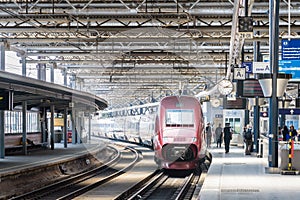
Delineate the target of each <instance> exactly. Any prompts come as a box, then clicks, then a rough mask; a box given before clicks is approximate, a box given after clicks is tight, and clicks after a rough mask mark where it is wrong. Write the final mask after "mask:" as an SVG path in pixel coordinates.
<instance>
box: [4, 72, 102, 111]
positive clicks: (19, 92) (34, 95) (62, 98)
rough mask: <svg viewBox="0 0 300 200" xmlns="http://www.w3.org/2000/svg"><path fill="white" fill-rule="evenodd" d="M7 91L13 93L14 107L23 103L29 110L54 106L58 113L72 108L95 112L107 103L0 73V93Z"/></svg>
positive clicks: (87, 95)
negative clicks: (25, 103)
mask: <svg viewBox="0 0 300 200" xmlns="http://www.w3.org/2000/svg"><path fill="white" fill-rule="evenodd" d="M9 91H12V92H13V105H14V107H15V106H18V105H22V102H24V101H26V102H27V106H28V107H29V108H32V107H37V108H41V107H46V108H49V107H50V106H51V105H54V106H55V109H56V110H58V111H62V110H64V109H69V110H70V109H72V108H73V107H76V109H77V110H83V111H97V110H100V109H104V108H106V107H107V102H106V101H105V100H104V99H102V98H100V97H98V96H96V95H93V94H90V93H86V92H81V91H78V90H74V89H70V88H67V87H65V86H61V85H58V84H52V83H48V82H45V81H41V80H37V79H33V78H28V77H23V76H20V75H16V74H12V73H7V72H3V71H0V93H1V94H4V93H7V92H9ZM1 103H2V102H1Z"/></svg>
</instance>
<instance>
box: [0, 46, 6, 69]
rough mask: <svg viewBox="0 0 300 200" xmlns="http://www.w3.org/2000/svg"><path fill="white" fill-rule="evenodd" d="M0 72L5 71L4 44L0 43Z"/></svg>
mask: <svg viewBox="0 0 300 200" xmlns="http://www.w3.org/2000/svg"><path fill="white" fill-rule="evenodd" d="M0 70H2V71H5V43H4V42H3V41H2V42H0Z"/></svg>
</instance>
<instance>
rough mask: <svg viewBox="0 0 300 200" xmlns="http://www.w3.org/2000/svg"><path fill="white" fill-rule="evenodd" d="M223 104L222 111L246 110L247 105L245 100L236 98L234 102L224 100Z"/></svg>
mask: <svg viewBox="0 0 300 200" xmlns="http://www.w3.org/2000/svg"><path fill="white" fill-rule="evenodd" d="M223 102H224V105H223V108H224V109H246V105H247V100H246V98H236V100H228V99H225V100H224V101H223Z"/></svg>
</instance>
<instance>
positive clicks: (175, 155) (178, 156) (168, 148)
mask: <svg viewBox="0 0 300 200" xmlns="http://www.w3.org/2000/svg"><path fill="white" fill-rule="evenodd" d="M162 155H163V157H164V159H165V160H166V161H169V162H172V161H173V162H174V161H178V162H180V161H192V160H194V159H195V158H196V148H195V146H194V145H192V144H190V145H187V144H185V145H182V144H167V145H165V146H164V147H163V149H162Z"/></svg>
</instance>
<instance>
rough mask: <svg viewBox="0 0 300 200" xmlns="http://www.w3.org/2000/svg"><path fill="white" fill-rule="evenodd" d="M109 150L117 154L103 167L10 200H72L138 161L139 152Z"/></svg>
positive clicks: (123, 149)
mask: <svg viewBox="0 0 300 200" xmlns="http://www.w3.org/2000/svg"><path fill="white" fill-rule="evenodd" d="M110 148H114V149H115V151H116V152H118V153H117V154H116V156H115V157H114V158H112V159H111V160H110V161H108V162H107V163H105V164H104V165H102V166H100V167H97V168H95V169H93V170H90V171H88V172H85V173H81V174H78V175H76V176H72V177H70V178H67V179H64V180H62V181H59V182H57V183H55V184H51V185H48V186H46V187H43V188H40V189H37V190H34V191H31V192H29V193H26V194H23V195H20V196H16V197H13V198H12V199H73V198H75V197H77V196H79V195H81V194H83V193H85V192H87V191H89V190H92V189H94V188H96V187H99V186H100V185H102V184H104V183H106V182H108V181H110V180H112V179H114V178H116V177H118V176H120V175H122V174H123V173H125V172H126V171H127V170H129V169H131V168H132V167H133V166H134V165H135V164H136V163H137V162H138V161H139V160H140V154H139V152H138V151H136V150H135V149H133V148H131V147H125V148H124V147H123V148H122V149H121V148H118V149H116V148H115V147H110Z"/></svg>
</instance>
